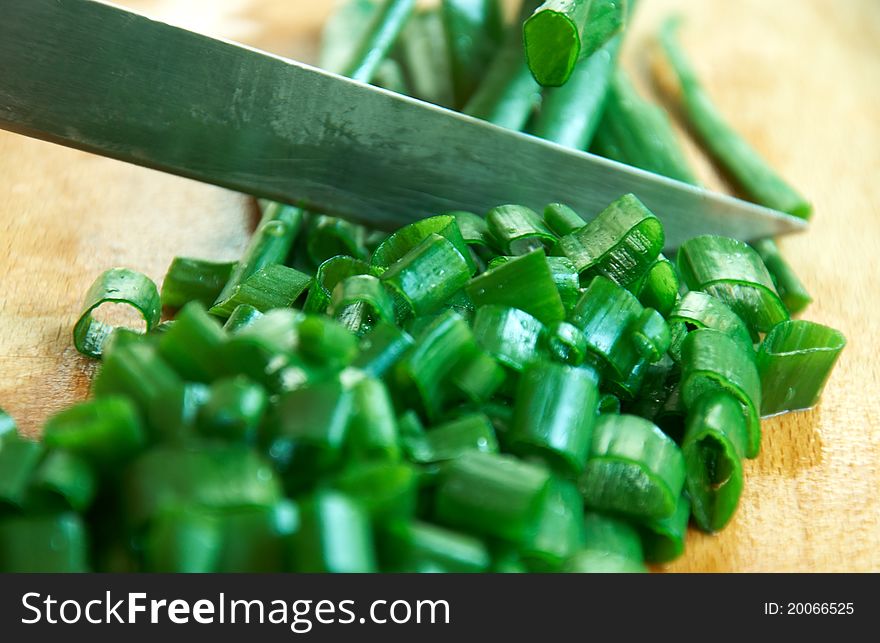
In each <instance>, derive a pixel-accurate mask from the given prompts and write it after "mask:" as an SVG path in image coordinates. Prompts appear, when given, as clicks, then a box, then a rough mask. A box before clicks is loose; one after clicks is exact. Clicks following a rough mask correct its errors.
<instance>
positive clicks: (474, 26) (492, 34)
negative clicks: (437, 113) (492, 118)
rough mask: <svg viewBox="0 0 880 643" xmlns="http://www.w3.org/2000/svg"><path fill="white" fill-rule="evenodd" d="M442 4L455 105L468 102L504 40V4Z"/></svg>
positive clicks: (479, 0)
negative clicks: (502, 9)
mask: <svg viewBox="0 0 880 643" xmlns="http://www.w3.org/2000/svg"><path fill="white" fill-rule="evenodd" d="M440 6H441V11H440V15H441V16H443V27H444V31H445V33H446V43H447V49H448V52H449V62H450V68H451V70H452V80H453V86H454V88H455V104H456V105H464V104H465V103H466V102H467V100H468V98H470V97H471V94H473V92H474V90H475V89H476V88H477V85H479V83H480V80H482V78H483V76H484V75H485V74H486V69H487V68H488V67H489V64H490V63H491V62H492V58H493V56H494V54H495V50H496V48H497V47H498V46H499V45H500V44H501V41H502V40H503V37H504V27H503V24H502V11H501V5H500V3H499V1H498V0H443V2H442V3H441V5H440Z"/></svg>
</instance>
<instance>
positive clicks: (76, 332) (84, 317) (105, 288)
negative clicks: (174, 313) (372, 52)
mask: <svg viewBox="0 0 880 643" xmlns="http://www.w3.org/2000/svg"><path fill="white" fill-rule="evenodd" d="M107 303H117V304H127V305H129V306H131V307H132V308H134V309H135V310H137V311H138V312H139V313H140V314H141V316H142V317H143V319H144V323H145V324H146V330H147V332H149V331H150V330H152V329H153V328H154V327H155V326H156V324H158V323H159V318H160V316H161V314H162V304H161V302H160V300H159V291H158V290H157V289H156V284H154V283H153V282H152V280H150V278H149V277H147V276H146V275H143V274H141V273H139V272H135V271H133V270H128V269H127V268H113V269H112V270H108V271H106V272H104V273H103V274H101V275H100V276H99V277H98V278H97V279H96V280H95V282H94V283H93V284H92V285H91V286H90V287H89V289H88V291H87V292H86V296H85V298H84V300H83V306H82V314H81V315H80V318H79V320H78V321H77V322H76V325H75V326H74V327H73V344H74V346H76V350H78V351H79V352H80V353H82V354H83V355H88V356H89V357H101V355H102V353H103V351H104V343H105V342H106V341H107V338H108V337H109V336H110V333H112V332H113V330H114V329H115V327H114V326H113V325H111V324H107V323H104V322H101V321H98V320H97V319H95V318H94V317H92V312H93V311H94V310H95V309H96V308H98V307H99V306H101V305H102V304H107Z"/></svg>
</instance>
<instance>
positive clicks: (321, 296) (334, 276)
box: [303, 255, 370, 313]
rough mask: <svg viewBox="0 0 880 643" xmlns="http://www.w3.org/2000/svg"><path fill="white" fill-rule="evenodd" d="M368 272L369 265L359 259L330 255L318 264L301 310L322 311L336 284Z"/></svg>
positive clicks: (309, 311) (325, 307) (326, 305)
mask: <svg viewBox="0 0 880 643" xmlns="http://www.w3.org/2000/svg"><path fill="white" fill-rule="evenodd" d="M368 274H370V265H369V264H368V263H366V262H364V261H361V260H360V259H355V258H354V257H349V256H346V255H341V256H338V257H331V258H330V259H328V260H327V261H325V262H324V263H322V264H321V265H320V266H318V271H317V273H316V274H315V280H314V283H313V284H312V286H311V287H310V288H309V294H308V295H307V296H306V302H305V304H303V310H304V311H305V312H307V313H323V312H324V311H326V310H327V307H328V306H329V305H330V300H331V298H332V296H333V289H334V288H336V286H337V284H339V283H341V282H343V281H345V280H346V279H348V278H349V277H354V276H355V275H368Z"/></svg>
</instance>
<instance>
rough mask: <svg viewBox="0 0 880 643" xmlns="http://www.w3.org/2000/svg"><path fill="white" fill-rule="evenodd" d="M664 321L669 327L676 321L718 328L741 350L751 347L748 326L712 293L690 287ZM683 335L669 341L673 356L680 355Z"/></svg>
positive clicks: (749, 349) (697, 326) (686, 324)
mask: <svg viewBox="0 0 880 643" xmlns="http://www.w3.org/2000/svg"><path fill="white" fill-rule="evenodd" d="M667 321H668V322H669V324H670V325H671V326H673V327H675V325H676V324H683V325H684V326H685V327H686V328H689V329H697V328H711V329H713V330H718V331H721V332H722V333H724V334H725V335H727V336H728V337H730V338H731V339H732V340H734V341H735V342H736V343H737V344H739V345H740V346H742V348H743V350H744V351H745V352H747V353H748V352H752V351H753V350H754V348H753V346H752V337H751V335H750V334H749V328H748V326H746V325H745V323H744V322H743V320H742V319H740V318H739V317H738V316H737V315H736V313H734V312H733V311H732V310H731V309H730V308H729V307H728V306H727V304H725V303H724V302H723V301H721V300H720V299H718V298H717V297H713V296H712V295H707V294H706V293H703V292H699V291H696V290H692V291H691V292H689V293H687V294H686V295H685V296H684V297H682V298H681V299H680V300H679V301H678V303H677V304H676V305H675V308H673V309H672V312H671V313H669V316H668V317H667ZM684 337H685V334H679V335H678V337H677V338H676V339H675V340H673V342H672V349H671V353H672V355H673V357H676V358H679V357H680V355H681V342H682V341H684Z"/></svg>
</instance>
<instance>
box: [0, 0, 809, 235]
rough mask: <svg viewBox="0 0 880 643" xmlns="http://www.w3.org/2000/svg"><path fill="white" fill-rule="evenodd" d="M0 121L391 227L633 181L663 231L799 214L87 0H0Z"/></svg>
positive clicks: (764, 224)
mask: <svg viewBox="0 0 880 643" xmlns="http://www.w3.org/2000/svg"><path fill="white" fill-rule="evenodd" d="M0 15H2V20H0V127H4V128H6V129H10V130H13V131H16V132H19V133H22V134H26V135H28V136H34V137H37V138H41V139H45V140H49V141H53V142H56V143H61V144H64V145H68V146H72V147H77V148H80V149H83V150H87V151H90V152H95V153H98V154H102V155H105V156H110V157H114V158H118V159H122V160H124V161H129V162H132V163H137V164H139V165H144V166H147V167H152V168H156V169H160V170H164V171H167V172H172V173H175V174H179V175H182V176H186V177H190V178H193V179H197V180H200V181H205V182H209V183H215V184H217V185H221V186H225V187H229V188H232V189H235V190H240V191H242V192H248V193H251V194H255V195H259V196H264V197H268V198H272V199H277V200H280V201H286V202H290V203H297V204H302V205H306V206H308V207H310V208H313V209H317V210H320V211H325V212H331V213H335V214H340V215H343V216H347V217H350V218H353V219H356V220H360V221H363V222H365V223H368V224H370V225H373V226H377V227H385V228H392V227H396V226H400V225H403V224H405V223H408V222H410V221H412V220H414V219H417V218H420V217H423V216H426V215H430V214H436V213H439V212H444V211H448V210H470V211H473V212H477V213H485V212H486V211H487V210H488V209H489V208H491V207H493V206H495V205H499V204H502V203H522V204H525V205H528V206H530V207H533V208H542V207H543V206H544V205H545V204H546V203H550V202H562V203H566V204H568V205H570V206H572V207H573V208H575V209H576V210H577V211H579V212H581V213H582V214H583V215H584V216H586V217H588V218H589V217H592V216H594V215H595V214H597V213H598V212H600V211H601V210H602V209H603V208H604V207H605V206H606V205H608V204H609V203H610V202H611V201H613V200H614V199H616V198H617V197H619V196H620V195H622V194H625V193H627V192H632V193H634V194H636V195H637V196H638V197H639V198H640V199H641V200H642V201H644V203H645V204H646V205H647V206H648V207H649V208H650V209H651V210H653V211H654V212H655V213H656V214H657V215H658V216H659V217H660V218H661V219H662V221H663V223H664V225H665V228H666V238H667V246H675V245H677V244H679V243H681V242H682V241H684V240H685V239H688V238H690V237H692V236H694V235H697V234H704V233H714V234H723V235H728V236H733V237H738V238H740V239H746V240H750V239H755V238H759V237H764V236H769V235H777V234H782V233H785V232H791V231H794V230H800V229H803V228H804V227H805V224H804V222H803V221H801V220H800V219H797V218H795V217H792V216H789V215H786V214H781V213H778V212H775V211H772V210H768V209H766V208H761V207H758V206H755V205H751V204H748V203H745V202H743V201H739V200H737V199H733V198H731V197H727V196H722V195H719V194H714V193H710V192H707V191H705V190H701V189H698V188H694V187H690V186H687V185H684V184H682V183H678V182H676V181H672V180H669V179H665V178H662V177H658V176H656V175H653V174H650V173H647V172H642V171H639V170H635V169H632V168H629V167H627V166H624V165H621V164H618V163H614V162H612V161H608V160H605V159H601V158H599V157H596V156H592V155H590V154H586V153H583V152H578V151H574V150H570V149H566V148H563V147H561V146H558V145H554V144H552V143H548V142H546V141H542V140H540V139H537V138H534V137H531V136H528V135H524V134H518V133H515V132H510V131H508V130H505V129H502V128H499V127H495V126H493V125H490V124H488V123H485V122H482V121H479V120H476V119H472V118H469V117H467V116H463V115H461V114H458V113H455V112H451V111H448V110H445V109H441V108H438V107H435V106H432V105H429V104H426V103H422V102H420V101H417V100H412V99H409V98H406V97H402V96H400V95H397V94H393V93H390V92H387V91H384V90H381V89H377V88H374V87H369V86H366V85H363V84H361V83H357V82H354V81H351V80H348V79H345V78H342V77H340V76H337V75H335V74H330V73H327V72H324V71H321V70H318V69H315V68H312V67H309V66H308V65H304V64H301V63H297V62H294V61H290V60H286V59H283V58H279V57H277V56H272V55H269V54H266V53H263V52H260V51H257V50H254V49H250V48H247V47H243V46H240V45H236V44H233V43H229V42H225V41H221V40H216V39H213V38H209V37H206V36H203V35H199V34H195V33H192V32H189V31H186V30H184V29H179V28H177V27H172V26H170V25H167V24H164V23H161V22H156V21H153V20H150V19H148V18H146V17H143V16H140V15H138V14H134V13H131V12H128V11H125V10H123V9H119V8H117V7H113V6H110V5H106V4H102V3H99V2H94V1H91V0H0Z"/></svg>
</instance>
